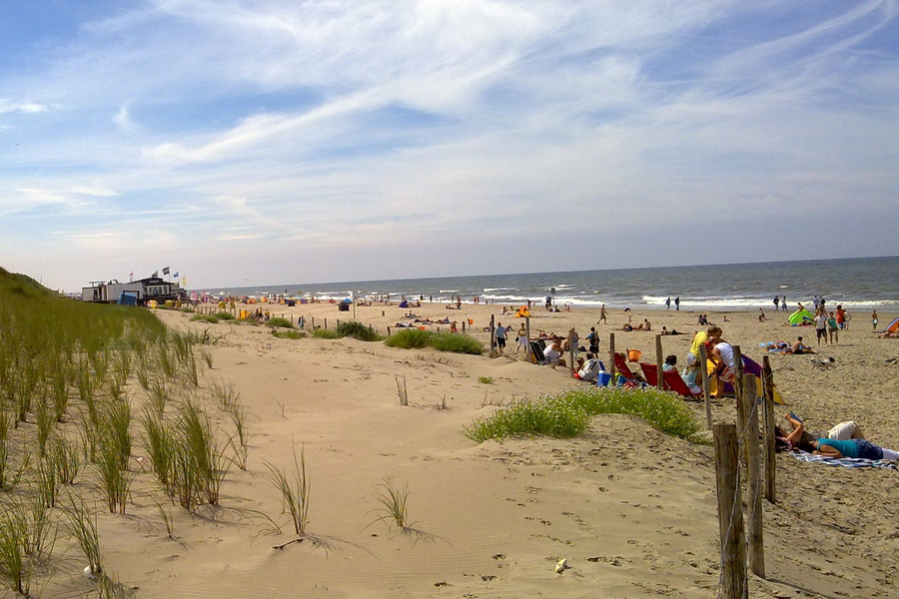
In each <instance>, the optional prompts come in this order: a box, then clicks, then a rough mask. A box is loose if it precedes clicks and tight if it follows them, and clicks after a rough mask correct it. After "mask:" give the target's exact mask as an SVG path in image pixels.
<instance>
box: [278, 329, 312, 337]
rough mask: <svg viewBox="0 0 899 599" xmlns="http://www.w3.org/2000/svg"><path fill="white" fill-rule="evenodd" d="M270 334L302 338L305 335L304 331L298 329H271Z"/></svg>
mask: <svg viewBox="0 0 899 599" xmlns="http://www.w3.org/2000/svg"><path fill="white" fill-rule="evenodd" d="M272 335H274V336H275V337H277V338H278V339H302V338H303V337H305V336H306V334H305V333H302V332H300V331H279V330H277V329H272Z"/></svg>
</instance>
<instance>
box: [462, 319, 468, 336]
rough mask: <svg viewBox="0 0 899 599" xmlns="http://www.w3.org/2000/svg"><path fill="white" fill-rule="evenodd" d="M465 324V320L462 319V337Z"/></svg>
mask: <svg viewBox="0 0 899 599" xmlns="http://www.w3.org/2000/svg"><path fill="white" fill-rule="evenodd" d="M466 324H468V323H467V322H465V319H464V318H463V319H462V334H463V335H464V334H465V325H466Z"/></svg>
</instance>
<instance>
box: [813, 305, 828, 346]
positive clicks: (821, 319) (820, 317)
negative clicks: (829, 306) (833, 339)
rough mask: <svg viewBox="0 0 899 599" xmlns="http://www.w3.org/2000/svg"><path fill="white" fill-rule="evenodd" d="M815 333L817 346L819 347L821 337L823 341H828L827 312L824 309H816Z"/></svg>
mask: <svg viewBox="0 0 899 599" xmlns="http://www.w3.org/2000/svg"><path fill="white" fill-rule="evenodd" d="M815 335H816V339H817V341H818V347H821V339H824V343H825V344H826V343H828V341H827V314H826V313H825V312H824V310H818V311H817V313H816V314H815Z"/></svg>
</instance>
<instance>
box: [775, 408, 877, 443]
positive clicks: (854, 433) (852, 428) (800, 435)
mask: <svg viewBox="0 0 899 599" xmlns="http://www.w3.org/2000/svg"><path fill="white" fill-rule="evenodd" d="M786 420H787V422H788V423H789V424H790V427H791V429H792V430H791V431H790V432H789V433H788V432H786V431H785V430H784V429H783V428H781V427H780V426H775V427H774V434H775V436H776V437H777V438H779V439H783V440H784V441H787V442H788V445H789V446H790V447H796V448H799V449H801V450H803V451H808V452H812V451H814V449H815V448H814V446H813V445H812V444H813V443H814V441H815V440H816V439H833V440H835V441H848V440H850V439H864V438H865V435H864V434H863V433H862V429H861V428H860V427H859V426H858V424H857V423H856V422H855V420H846V421H844V422H841V423H839V424H837V425H836V426H834V427H832V428H830V429H829V430H828V431H827V432H818V431H808V430H806V428H805V423H804V422H803V421H802V420H801V419H800V418H799V417H798V416H796V414H794V413H793V412H790V413H789V414H787V416H786Z"/></svg>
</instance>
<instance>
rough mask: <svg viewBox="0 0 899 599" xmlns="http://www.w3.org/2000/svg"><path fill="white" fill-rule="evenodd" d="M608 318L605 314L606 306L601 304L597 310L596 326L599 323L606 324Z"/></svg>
mask: <svg viewBox="0 0 899 599" xmlns="http://www.w3.org/2000/svg"><path fill="white" fill-rule="evenodd" d="M608 317H609V315H608V314H607V313H606V305H605V304H603V305H602V307H601V308H600V309H599V320H597V321H596V324H599V323H601V322H605V323H606V324H608V320H607V319H608Z"/></svg>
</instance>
